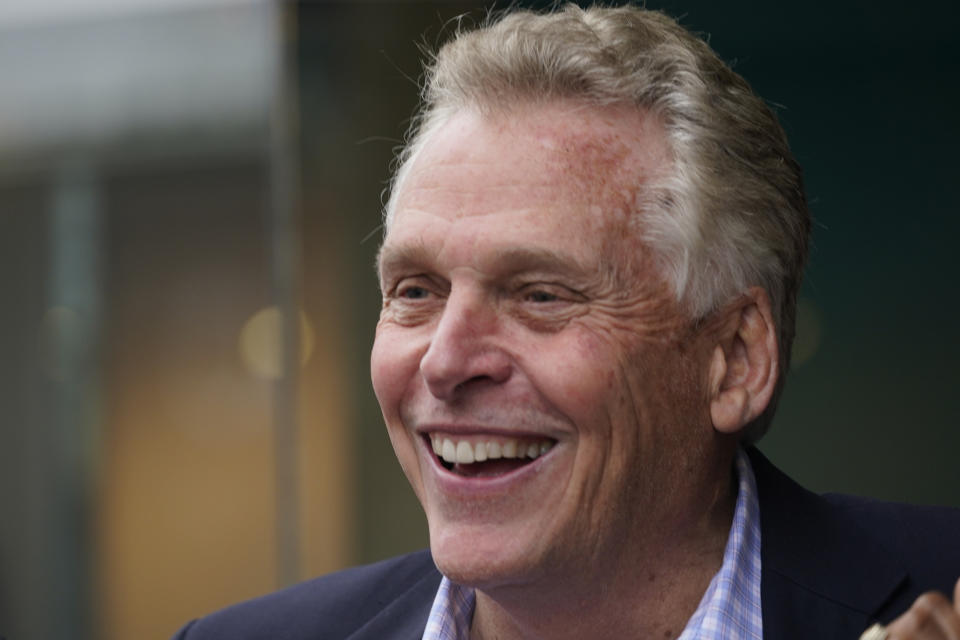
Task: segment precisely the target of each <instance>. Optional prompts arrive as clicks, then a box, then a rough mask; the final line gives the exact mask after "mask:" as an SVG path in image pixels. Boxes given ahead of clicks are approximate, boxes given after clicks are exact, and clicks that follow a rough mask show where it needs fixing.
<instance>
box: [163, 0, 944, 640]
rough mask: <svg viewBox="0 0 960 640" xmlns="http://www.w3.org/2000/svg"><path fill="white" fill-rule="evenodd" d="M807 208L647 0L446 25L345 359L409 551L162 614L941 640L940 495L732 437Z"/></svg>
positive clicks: (780, 327) (777, 638)
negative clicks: (460, 27) (912, 493)
mask: <svg viewBox="0 0 960 640" xmlns="http://www.w3.org/2000/svg"><path fill="white" fill-rule="evenodd" d="M809 227H810V222H809V216H808V213H807V207H806V202H805V197H804V193H803V187H802V181H801V175H800V169H799V167H798V166H797V164H796V162H795V161H794V159H793V157H792V156H791V154H790V151H789V148H788V145H787V142H786V139H785V136H784V134H783V132H782V130H781V128H780V127H779V125H778V124H777V122H776V119H775V117H774V115H773V114H772V113H771V112H770V110H769V109H768V108H767V107H766V106H765V104H764V103H763V102H762V101H761V100H760V99H759V98H758V97H757V96H755V95H754V94H753V93H752V92H751V90H750V89H749V87H748V86H747V84H746V83H745V82H744V81H743V80H742V79H741V78H740V77H739V76H737V75H736V74H734V73H733V72H732V71H730V69H729V68H727V67H726V66H725V65H723V63H722V62H721V61H720V60H719V59H718V58H717V57H716V55H715V54H714V53H713V52H712V51H711V50H710V49H709V48H708V47H707V46H706V45H705V44H704V43H703V42H702V41H700V40H699V39H697V38H695V37H693V36H692V35H690V34H689V33H687V32H686V31H685V30H683V29H682V28H681V27H679V26H677V25H676V23H674V22H673V21H672V20H670V19H669V18H666V17H665V16H663V15H661V14H658V13H655V12H648V11H644V10H641V9H637V8H620V9H590V10H586V11H585V10H581V9H578V8H576V7H572V6H571V7H567V8H565V9H562V10H558V11H555V12H552V13H548V14H543V15H536V14H532V13H525V12H515V13H512V14H509V15H507V16H505V17H503V18H502V19H500V20H499V21H497V22H495V23H493V24H491V25H490V26H487V27H484V28H482V29H479V30H475V31H470V32H465V33H461V34H458V36H457V37H456V38H455V39H454V40H453V41H451V42H450V43H448V44H447V45H446V46H445V47H444V48H443V49H442V50H441V51H440V52H439V54H438V55H437V57H436V59H435V60H433V62H432V64H431V66H430V68H429V70H428V77H427V84H426V90H425V102H424V105H423V110H422V115H421V117H420V118H419V119H418V121H417V123H416V126H415V128H414V130H413V132H412V135H411V137H410V140H409V144H408V145H407V147H406V149H405V151H404V152H403V153H402V154H401V157H400V162H399V169H398V171H397V174H396V176H395V179H394V182H393V185H392V190H391V196H390V199H389V202H388V204H387V211H386V225H385V229H386V232H385V236H384V241H383V245H382V248H381V251H380V256H379V260H378V269H379V276H380V284H381V288H382V291H383V308H382V311H381V316H380V322H379V324H378V326H377V334H376V339H375V343H374V347H373V352H372V357H371V371H372V379H373V386H374V389H375V391H376V394H377V398H378V400H379V402H380V406H381V408H382V411H383V416H384V419H385V422H386V426H387V431H388V433H389V436H390V439H391V441H392V443H393V446H394V449H395V451H396V453H397V457H398V459H399V461H400V464H401V465H402V467H403V470H404V472H405V473H406V475H407V477H408V478H409V480H410V483H411V485H412V486H413V488H414V490H415V492H416V494H417V496H418V498H419V499H420V502H421V504H422V505H423V508H424V511H425V512H426V517H427V520H428V523H429V530H430V553H429V554H428V553H426V552H424V553H420V554H414V555H410V556H405V557H403V558H399V559H394V560H390V561H387V562H385V563H381V564H379V565H373V566H371V567H365V568H361V569H356V570H352V571H347V572H344V573H341V574H337V575H334V576H330V577H327V578H321V579H319V580H316V581H312V582H309V583H306V584H304V585H301V586H298V587H295V588H293V589H291V590H288V591H285V592H281V593H279V594H275V595H273V596H268V597H267V598H263V599H260V600H256V601H253V602H251V603H246V604H243V605H239V606H238V607H235V608H232V609H228V610H226V611H224V612H221V613H218V614H214V615H213V616H209V617H208V618H204V619H201V620H200V621H197V622H195V623H192V624H191V625H189V626H188V627H187V628H185V629H184V630H183V631H182V632H181V634H182V635H181V637H182V638H188V639H195V638H228V637H229V638H261V637H262V638H291V639H293V638H298V639H299V638H313V637H316V638H352V639H355V640H359V639H361V638H371V639H372V638H407V639H410V640H415V639H419V638H423V639H427V640H461V639H463V640H466V639H467V638H500V639H503V640H507V639H514V638H525V639H526V638H544V639H563V638H682V639H684V640H692V639H695V638H698V639H699V638H761V637H766V638H770V639H774V640H784V639H791V638H796V639H798V640H799V639H810V638H817V639H822V638H838V639H839V638H857V637H858V636H859V635H860V634H861V632H863V631H864V629H866V628H867V627H869V626H870V625H871V624H873V623H875V622H881V623H888V624H889V627H887V628H881V627H874V628H873V629H872V630H871V631H870V632H869V633H871V634H874V636H876V637H891V638H900V639H905V638H960V617H958V613H957V610H956V609H955V608H954V605H953V604H951V602H950V600H949V599H948V598H946V597H945V596H943V595H936V594H933V593H927V594H926V595H923V596H921V594H923V593H924V592H928V591H931V590H940V591H948V590H952V589H953V581H954V580H955V579H956V577H957V575H958V574H960V549H958V547H960V545H958V544H957V540H958V539H960V537H958V535H957V534H958V532H960V515H958V514H957V512H955V511H949V510H938V509H920V508H914V507H908V506H903V505H890V504H883V503H876V502H868V501H862V500H858V499H854V498H846V497H837V496H834V497H830V498H824V497H819V496H816V495H813V494H811V493H808V492H806V491H805V490H803V489H802V488H800V487H799V486H797V485H796V484H794V483H793V482H792V481H791V480H789V479H788V478H786V477H785V476H784V475H782V474H781V473H780V472H779V471H777V470H776V469H775V468H774V467H773V466H772V465H771V464H770V463H769V462H767V461H766V460H765V459H764V458H763V457H762V456H761V455H760V454H759V453H758V452H757V451H756V450H755V449H753V448H752V447H751V446H750V445H751V444H752V443H753V442H755V441H756V440H757V439H758V438H760V437H761V436H762V435H763V433H764V431H765V430H766V429H767V427H768V426H769V424H770V420H771V418H772V416H773V412H774V409H775V406H776V400H777V396H778V395H779V391H780V389H781V388H782V385H783V380H784V374H785V372H786V369H787V365H788V356H789V352H790V344H791V340H792V338H793V327H794V314H795V299H796V295H797V290H798V288H799V284H800V279H801V275H802V269H803V264H804V261H805V256H806V249H807V241H808V233H809ZM438 569H439V572H438V571H437V570H438ZM958 588H960V586H958ZM918 598H919V599H918Z"/></svg>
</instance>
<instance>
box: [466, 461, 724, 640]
mask: <svg viewBox="0 0 960 640" xmlns="http://www.w3.org/2000/svg"><path fill="white" fill-rule="evenodd" d="M731 469H732V462H731V461H728V462H727V464H726V467H725V472H723V474H722V479H719V480H718V482H717V484H715V485H714V488H713V489H712V490H710V491H707V492H705V493H704V495H703V496H701V500H702V504H701V508H700V509H699V510H697V509H694V510H693V512H694V515H693V516H691V517H687V518H678V519H676V520H673V521H668V522H664V521H663V520H660V519H657V524H658V525H659V526H656V527H653V526H651V528H650V530H647V531H644V532H643V534H642V535H641V536H638V537H637V538H634V540H633V541H632V542H631V543H630V544H629V545H624V546H621V547H620V548H618V549H616V550H614V552H613V553H610V554H604V555H601V556H600V557H601V560H600V561H599V562H598V561H597V557H594V558H591V562H590V566H588V567H585V566H582V565H581V566H578V567H575V568H573V570H567V571H562V570H561V571H553V572H551V571H546V572H545V573H544V576H542V577H541V578H540V579H538V580H535V581H531V582H527V583H523V584H520V585H515V584H511V585H505V586H496V587H489V588H482V589H478V590H477V601H476V609H475V611H474V616H473V622H472V626H471V633H470V636H471V640H494V639H495V640H520V639H523V640H534V639H555V640H562V639H564V638H589V637H618V638H676V637H677V636H679V635H680V633H681V632H682V631H683V629H684V627H685V626H686V623H687V621H688V620H689V619H690V617H691V616H692V615H693V612H694V611H695V610H696V608H697V606H698V604H699V603H700V600H701V599H702V598H703V594H704V592H705V591H706V589H707V587H708V586H709V584H710V580H711V579H712V578H713V576H714V575H715V574H716V573H717V571H719V569H720V566H721V564H722V563H723V553H724V549H725V548H726V543H727V538H728V536H729V532H730V526H731V523H732V520H733V510H734V506H735V503H736V481H735V478H733V477H732V476H733V474H732V471H731ZM640 540H643V541H644V542H643V543H640V542H639V541H640Z"/></svg>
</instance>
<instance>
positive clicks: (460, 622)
mask: <svg viewBox="0 0 960 640" xmlns="http://www.w3.org/2000/svg"><path fill="white" fill-rule="evenodd" d="M736 468H737V477H738V484H739V491H738V493H737V506H736V507H735V508H734V512H733V526H732V527H731V528H730V537H729V538H727V547H726V549H725V550H724V552H723V564H722V565H721V566H720V571H718V572H717V574H716V575H715V576H713V580H711V581H710V586H709V587H707V590H706V592H705V593H704V594H703V599H701V600H700V605H699V606H698V607H697V610H696V611H694V612H693V616H692V617H691V618H690V620H689V621H688V622H687V626H686V628H685V629H684V630H683V633H681V634H680V638H679V639H678V640H749V639H751V638H760V639H761V640H762V638H763V618H762V616H761V613H760V505H759V503H758V502H757V485H756V481H755V480H754V478H753V469H752V468H751V467H750V460H749V459H748V458H747V455H746V453H744V452H743V451H742V450H738V451H737V460H736ZM475 604H476V596H475V595H474V591H473V589H471V588H468V587H462V586H460V585H458V584H454V583H453V582H450V581H449V580H447V579H446V578H443V580H442V581H441V582H440V589H439V590H437V596H436V598H434V600H433V608H431V609H430V617H429V618H427V628H426V630H425V631H424V632H423V640H469V638H470V621H471V619H472V618H473V607H474V605H475Z"/></svg>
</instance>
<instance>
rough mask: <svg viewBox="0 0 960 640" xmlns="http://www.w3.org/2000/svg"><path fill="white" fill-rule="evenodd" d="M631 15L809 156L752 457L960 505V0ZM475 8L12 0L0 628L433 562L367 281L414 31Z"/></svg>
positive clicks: (2, 153)
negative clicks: (791, 356)
mask: <svg viewBox="0 0 960 640" xmlns="http://www.w3.org/2000/svg"><path fill="white" fill-rule="evenodd" d="M521 4H533V5H537V4H540V5H542V4H544V3H521ZM647 5H648V6H649V7H651V8H663V9H666V10H667V11H668V12H669V13H671V14H672V15H674V16H678V17H680V18H681V21H682V23H683V24H685V25H686V26H688V27H690V28H692V29H693V30H695V31H698V32H702V33H703V34H705V36H706V37H708V38H709V41H710V42H711V44H712V45H713V46H714V47H715V48H716V49H717V50H718V51H719V52H720V54H721V55H722V56H723V58H724V59H725V60H727V61H728V62H730V63H732V64H733V65H734V67H735V68H736V69H737V70H738V71H739V72H740V73H741V74H743V75H744V76H745V77H746V78H747V79H748V80H749V81H750V82H751V83H752V84H753V85H754V87H755V88H756V89H757V91H758V92H759V93H760V94H761V95H762V96H764V97H765V98H766V99H767V100H768V101H769V102H770V103H771V104H773V105H776V109H777V110H778V112H779V114H780V117H781V119H782V121H783V123H784V126H785V127H786V129H787V131H788V134H789V135H790V137H791V140H792V142H793V147H794V150H795V152H796V154H797V156H798V157H799V159H800V161H801V163H802V164H803V165H804V166H805V168H806V172H807V174H806V175H807V188H808V194H809V197H810V201H811V205H812V210H813V214H814V216H815V218H816V220H817V225H816V231H815V236H814V246H813V253H812V256H811V262H810V269H809V275H808V278H807V281H806V283H805V288H804V294H803V299H802V301H801V305H800V321H799V336H798V340H797V344H796V355H795V368H794V370H793V371H792V372H791V374H790V377H791V381H790V383H789V385H788V387H787V391H786V394H785V397H784V399H783V401H782V406H781V410H780V413H779V417H778V419H777V421H776V423H775V426H774V428H773V431H772V432H771V434H770V435H769V436H768V437H767V438H766V439H765V440H764V441H763V442H762V444H761V448H762V449H763V450H764V451H765V452H766V453H767V454H768V455H769V456H770V457H771V458H772V459H773V460H774V461H775V462H776V463H778V464H779V465H781V466H782V467H783V468H785V469H786V470H787V471H788V472H790V473H792V474H793V475H794V476H795V477H797V478H798V479H800V480H801V481H802V482H804V483H805V484H807V485H808V486H809V487H811V488H813V489H816V490H818V491H844V492H854V493H860V494H867V495H872V496H876V497H880V498H885V499H892V500H906V501H914V502H921V503H928V504H947V505H954V506H960V465H958V463H957V453H958V451H960V436H958V432H957V424H958V418H960V410H958V408H957V404H954V402H955V400H956V398H955V394H956V393H957V390H956V388H957V385H958V382H960V375H958V372H957V364H956V363H957V361H958V359H960V339H958V337H957V330H958V326H960V303H958V301H957V296H956V293H957V285H956V283H957V280H958V277H960V264H958V261H957V259H956V257H955V251H954V246H955V244H956V242H957V237H958V232H960V216H958V215H957V214H958V205H960V195H958V188H957V184H958V182H957V180H958V178H957V176H958V174H960V160H958V153H957V149H958V148H960V125H958V118H957V115H956V114H957V104H958V98H960V89H958V84H957V82H956V79H957V77H958V70H960V65H958V63H960V45H958V42H957V39H956V37H955V33H954V25H955V24H956V18H957V10H956V9H954V6H953V5H952V4H951V3H947V2H946V1H942V2H923V1H921V2H919V3H913V4H912V5H910V7H909V9H906V10H904V9H900V8H895V5H894V3H884V2H866V1H847V2H830V3H827V2H816V1H814V2H805V3H788V4H781V3H769V2H765V1H761V0H755V1H750V0H741V1H734V2H725V3H716V2H711V1H709V0H689V1H686V2H680V1H677V2H672V1H671V2H656V1H654V0H650V1H649V2H648V3H647ZM463 13H466V14H468V16H469V17H468V18H467V20H468V21H469V20H473V19H478V18H480V17H482V15H483V7H482V6H480V5H479V3H476V2H474V3H456V2H443V3H401V2H392V3H373V2H356V3H334V4H325V3H302V4H294V3H283V4H279V3H269V2H265V1H263V2H243V1H239V0H235V1H227V0H47V1H46V2H41V3H35V2H30V1H29V0H8V1H6V2H4V3H2V4H0V81H2V85H0V293H2V295H3V303H2V307H0V509H2V511H0V635H6V636H7V637H8V639H9V640H47V639H51V640H53V639H57V640H59V639H64V638H71V639H79V640H90V639H94V638H103V639H106V640H121V639H123V640H126V639H130V638H137V639H145V638H167V637H169V636H170V635H171V634H172V633H173V632H174V631H175V630H176V629H177V628H178V627H179V626H180V625H181V624H182V623H183V622H185V621H186V620H188V619H190V618H192V617H196V616H198V615H201V614H204V613H206V612H209V611H211V610H213V609H216V608H219V607H222V606H224V605H227V604H229V603H231V602H235V601H237V600H240V599H244V598H249V597H252V596H256V595H259V594H262V593H265V592H268V591H271V590H274V589H276V588H278V587H280V586H283V585H286V584H290V583H292V582H295V581H298V580H301V579H305V578H308V577H310V576H314V575H317V574H320V573H324V572H328V571H332V570H336V569H339V568H342V567H345V566H348V565H351V564H355V563H358V562H368V561H373V560H377V559H380V558H383V557H386V556H388V555H392V554H395V553H399V552H402V551H406V550H411V549H415V548H420V547H422V546H425V544H426V533H425V531H426V529H425V526H424V523H423V518H422V513H421V512H420V510H419V507H418V506H417V504H416V502H415V499H414V497H413V494H412V492H411V491H410V489H409V488H408V486H407V484H406V481H405V480H404V479H403V477H402V474H401V472H400V469H399V466H398V465H397V463H396V462H395V460H394V458H393V454H392V451H391V449H390V446H389V443H388V441H387V438H386V437H385V434H384V433H383V428H382V425H381V420H380V415H379V410H378V408H377V405H376V402H375V399H374V397H373V393H372V391H371V389H370V384H369V379H368V370H367V369H368V354H369V348H370V344H371V340H372V336H373V328H374V324H375V321H376V317H377V310H378V307H379V294H378V292H377V287H376V280H375V278H374V272H373V268H372V265H373V256H374V253H375V251H376V248H377V244H378V241H379V230H378V227H379V215H380V206H381V201H382V192H383V189H384V186H385V184H386V180H387V178H388V167H389V163H390V160H391V158H392V154H393V149H394V147H395V146H396V145H397V144H398V142H399V141H400V139H401V138H402V135H403V132H404V130H405V128H406V125H407V122H408V119H409V117H410V115H411V114H412V113H413V109H414V106H415V103H416V98H417V89H416V79H417V78H418V76H419V74H420V68H419V62H418V59H419V55H420V53H419V51H418V44H420V43H426V44H427V45H430V46H433V45H435V44H437V43H438V42H439V41H441V40H442V37H443V34H444V33H446V32H448V31H449V29H448V28H446V29H445V25H448V23H449V21H450V20H451V19H452V18H453V17H454V16H457V15H460V14H463Z"/></svg>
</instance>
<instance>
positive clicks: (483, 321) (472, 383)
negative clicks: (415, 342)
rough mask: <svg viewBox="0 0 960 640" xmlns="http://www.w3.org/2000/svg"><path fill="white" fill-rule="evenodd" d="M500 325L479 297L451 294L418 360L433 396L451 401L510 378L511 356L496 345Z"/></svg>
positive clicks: (464, 292)
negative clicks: (481, 387)
mask: <svg viewBox="0 0 960 640" xmlns="http://www.w3.org/2000/svg"><path fill="white" fill-rule="evenodd" d="M500 324H501V320H500V318H498V316H497V312H496V309H494V308H493V307H492V305H491V304H490V303H489V302H487V301H485V300H483V298H482V297H481V296H479V295H476V294H474V293H471V292H466V291H459V292H457V291H451V293H450V295H449V296H448V298H447V302H446V304H445V306H444V310H443V314H442V315H441V316H440V320H439V322H438V323H437V326H436V329H435V331H434V334H433V336H432V338H431V340H430V346H429V347H428V348H427V351H426V352H425V353H424V354H423V358H422V359H421V360H420V373H421V375H422V376H423V379H424V381H425V382H426V384H427V388H428V389H429V390H430V393H431V394H433V396H434V397H436V398H438V399H441V400H446V401H450V400H454V399H456V398H457V397H459V396H461V395H462V394H464V393H467V392H468V391H469V390H470V389H474V388H477V387H480V386H483V385H489V384H502V383H503V382H506V381H507V380H508V379H509V378H510V373H511V371H512V367H513V365H512V362H511V359H510V356H509V354H508V353H507V352H506V351H504V349H503V348H502V345H498V344H497V343H496V342H497V340H496V338H497V336H498V332H499V327H500Z"/></svg>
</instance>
